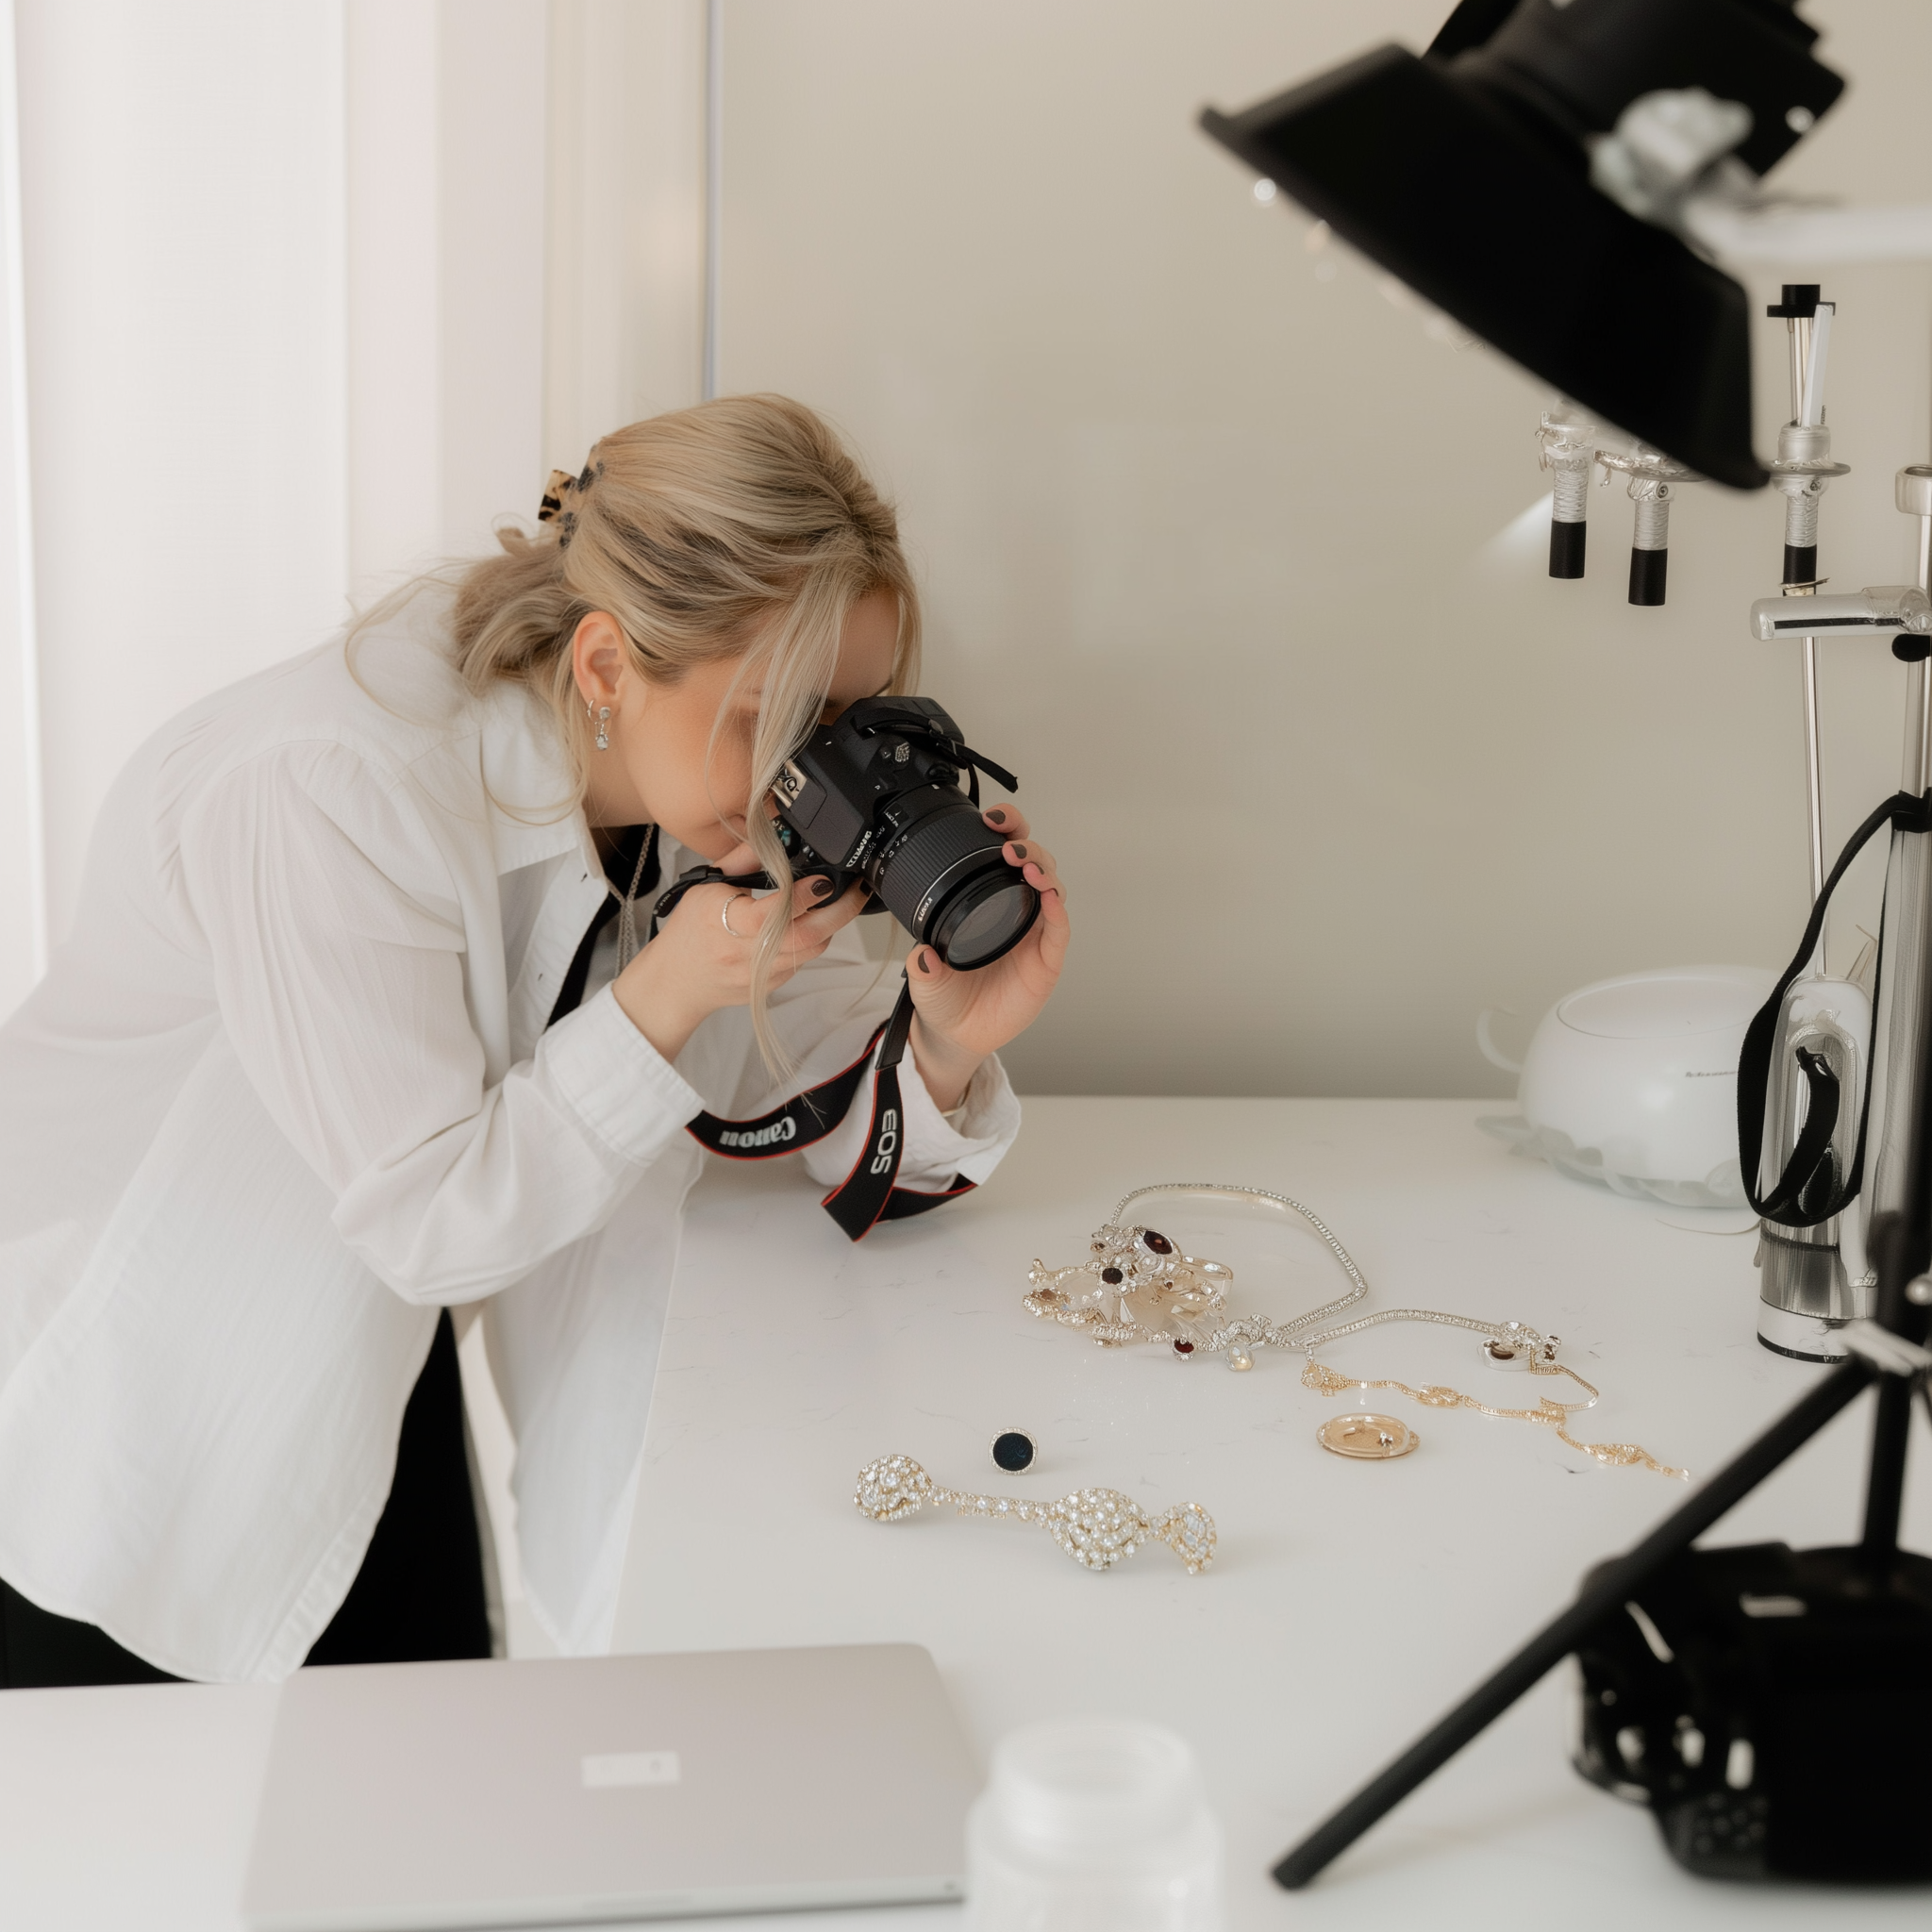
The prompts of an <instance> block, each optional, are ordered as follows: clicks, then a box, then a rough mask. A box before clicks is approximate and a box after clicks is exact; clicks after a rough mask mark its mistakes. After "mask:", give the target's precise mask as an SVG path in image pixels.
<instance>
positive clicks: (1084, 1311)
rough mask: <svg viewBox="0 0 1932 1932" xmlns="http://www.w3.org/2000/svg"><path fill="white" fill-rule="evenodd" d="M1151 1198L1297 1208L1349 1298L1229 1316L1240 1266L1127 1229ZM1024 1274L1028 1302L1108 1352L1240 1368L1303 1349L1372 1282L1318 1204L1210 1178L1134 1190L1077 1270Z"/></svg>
mask: <svg viewBox="0 0 1932 1932" xmlns="http://www.w3.org/2000/svg"><path fill="white" fill-rule="evenodd" d="M1148 1194H1193V1195H1196V1196H1201V1197H1204V1198H1207V1199H1218V1200H1241V1201H1259V1202H1263V1203H1265V1204H1266V1205H1268V1206H1269V1207H1272V1208H1281V1209H1283V1210H1285V1211H1286V1212H1288V1213H1291V1214H1298V1215H1300V1216H1301V1218H1302V1219H1303V1220H1304V1221H1306V1222H1307V1224H1308V1225H1309V1226H1310V1227H1312V1228H1313V1229H1314V1230H1315V1232H1316V1233H1317V1234H1318V1235H1320V1236H1321V1238H1322V1239H1323V1241H1325V1242H1326V1243H1327V1246H1328V1251H1329V1253H1330V1254H1332V1255H1333V1256H1334V1257H1335V1258H1336V1260H1337V1262H1338V1263H1340V1265H1341V1272H1342V1273H1343V1274H1345V1275H1346V1276H1347V1277H1348V1282H1349V1287H1348V1291H1347V1293H1345V1294H1342V1295H1338V1296H1337V1297H1336V1299H1335V1300H1333V1301H1332V1302H1324V1303H1323V1305H1322V1306H1321V1307H1319V1308H1310V1309H1309V1310H1308V1312H1307V1314H1306V1315H1298V1316H1296V1317H1295V1319H1294V1320H1293V1321H1292V1322H1286V1323H1276V1322H1269V1321H1265V1320H1263V1319H1262V1318H1261V1317H1259V1316H1256V1315H1243V1316H1239V1317H1237V1318H1235V1319H1233V1320H1229V1319H1228V1312H1227V1293H1228V1290H1229V1289H1230V1288H1232V1287H1233V1285H1234V1270H1233V1269H1232V1268H1227V1267H1224V1266H1223V1264H1222V1263H1221V1262H1219V1261H1206V1260H1199V1259H1197V1258H1195V1257H1193V1256H1191V1255H1183V1254H1180V1253H1179V1252H1177V1250H1176V1249H1175V1247H1174V1242H1173V1241H1170V1240H1169V1239H1168V1238H1167V1236H1166V1235H1164V1234H1160V1233H1158V1231H1157V1230H1155V1229H1154V1228H1151V1227H1142V1226H1140V1225H1138V1224H1137V1225H1128V1224H1126V1211H1127V1209H1128V1208H1130V1207H1131V1206H1132V1205H1133V1204H1134V1203H1135V1202H1136V1201H1139V1200H1141V1199H1142V1198H1143V1197H1144V1196H1146V1195H1148ZM1027 1279H1028V1280H1029V1281H1030V1282H1031V1283H1032V1284H1033V1286H1032V1291H1031V1292H1030V1293H1029V1294H1028V1295H1027V1296H1026V1297H1025V1300H1026V1307H1027V1308H1028V1309H1029V1310H1030V1311H1031V1312H1032V1313H1033V1314H1035V1315H1038V1316H1040V1317H1041V1319H1042V1320H1046V1319H1051V1320H1053V1321H1056V1322H1058V1323H1059V1324H1061V1325H1062V1326H1064V1327H1068V1328H1084V1329H1086V1330H1087V1332H1088V1333H1089V1334H1090V1335H1091V1336H1092V1338H1093V1340H1094V1341H1096V1342H1098V1343H1099V1344H1100V1346H1101V1347H1102V1348H1124V1347H1126V1346H1128V1345H1129V1344H1131V1343H1133V1342H1137V1341H1164V1342H1166V1343H1167V1344H1168V1346H1169V1347H1170V1348H1171V1349H1173V1351H1174V1354H1175V1355H1176V1356H1178V1357H1180V1358H1181V1360H1183V1361H1186V1360H1188V1359H1189V1358H1190V1357H1192V1356H1194V1355H1197V1354H1199V1355H1222V1354H1225V1355H1226V1357H1227V1365H1228V1367H1229V1368H1230V1369H1233V1370H1236V1371H1237V1372H1239V1371H1241V1370H1244V1369H1251V1368H1253V1367H1254V1365H1255V1357H1254V1351H1255V1350H1256V1349H1257V1348H1299V1347H1300V1346H1301V1345H1302V1344H1301V1341H1300V1339H1299V1338H1300V1336H1301V1332H1302V1330H1303V1329H1305V1328H1307V1327H1308V1326H1309V1325H1310V1324H1313V1323H1316V1322H1319V1321H1321V1320H1322V1319H1323V1318H1324V1316H1328V1315H1333V1314H1336V1313H1338V1312H1340V1311H1341V1309H1343V1308H1346V1307H1351V1306H1353V1305H1354V1304H1355V1303H1356V1302H1358V1301H1360V1300H1361V1298H1362V1297H1363V1296H1364V1295H1365V1294H1367V1293H1368V1291H1369V1284H1368V1283H1367V1282H1366V1281H1364V1280H1363V1279H1362V1274H1361V1270H1360V1269H1358V1268H1357V1266H1356V1265H1355V1262H1354V1260H1353V1259H1352V1258H1351V1257H1350V1256H1349V1252H1348V1250H1347V1249H1346V1248H1344V1247H1343V1246H1342V1245H1341V1242H1340V1241H1337V1240H1336V1238H1335V1236H1334V1234H1333V1233H1332V1231H1331V1230H1330V1229H1329V1227H1328V1224H1326V1223H1325V1222H1324V1221H1323V1219H1322V1218H1321V1216H1320V1215H1318V1214H1317V1213H1316V1212H1315V1211H1314V1209H1313V1208H1305V1207H1303V1205H1302V1204H1301V1203H1300V1202H1299V1201H1296V1200H1292V1199H1291V1198H1290V1197H1289V1196H1288V1195H1287V1194H1274V1193H1270V1192H1269V1191H1267V1189H1265V1188H1233V1187H1221V1186H1217V1185H1215V1184H1213V1183H1211V1182H1198V1181H1165V1182H1161V1183H1160V1184H1158V1186H1155V1187H1151V1188H1136V1189H1135V1190H1134V1191H1133V1192H1132V1193H1131V1194H1128V1195H1126V1196H1125V1197H1124V1199H1123V1200H1122V1201H1121V1203H1120V1205H1119V1206H1118V1207H1117V1208H1115V1209H1114V1210H1113V1217H1112V1219H1111V1220H1109V1221H1108V1224H1106V1226H1104V1227H1101V1228H1096V1229H1095V1230H1094V1235H1093V1241H1092V1245H1091V1256H1090V1258H1089V1259H1087V1260H1085V1261H1080V1262H1076V1263H1075V1264H1074V1266H1073V1267H1071V1268H1052V1269H1050V1268H1048V1267H1047V1265H1046V1264H1045V1262H1043V1261H1035V1262H1034V1264H1033V1272H1032V1273H1031V1274H1030V1275H1028V1277H1027Z"/></svg>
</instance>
